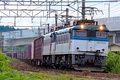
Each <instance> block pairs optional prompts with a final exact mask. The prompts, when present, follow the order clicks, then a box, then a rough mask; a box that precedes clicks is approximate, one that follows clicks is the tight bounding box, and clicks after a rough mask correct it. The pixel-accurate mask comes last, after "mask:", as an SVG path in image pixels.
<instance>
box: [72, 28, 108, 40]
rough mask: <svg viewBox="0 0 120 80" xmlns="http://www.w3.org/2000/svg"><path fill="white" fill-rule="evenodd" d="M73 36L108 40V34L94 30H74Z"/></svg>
mask: <svg viewBox="0 0 120 80" xmlns="http://www.w3.org/2000/svg"><path fill="white" fill-rule="evenodd" d="M73 35H74V36H76V37H97V38H107V32H102V31H95V30H94V31H93V30H87V31H86V30H74V31H73Z"/></svg>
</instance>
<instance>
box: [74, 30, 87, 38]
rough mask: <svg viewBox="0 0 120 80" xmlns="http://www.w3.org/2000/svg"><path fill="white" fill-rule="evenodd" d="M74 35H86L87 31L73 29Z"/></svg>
mask: <svg viewBox="0 0 120 80" xmlns="http://www.w3.org/2000/svg"><path fill="white" fill-rule="evenodd" d="M74 34H75V36H81V37H86V36H87V32H86V31H85V30H75V33H74Z"/></svg>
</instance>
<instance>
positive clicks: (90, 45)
mask: <svg viewBox="0 0 120 80" xmlns="http://www.w3.org/2000/svg"><path fill="white" fill-rule="evenodd" d="M107 32H108V30H107V28H106V26H105V25H97V23H96V22H94V21H87V22H86V21H82V22H80V21H79V22H78V24H77V25H76V26H74V27H73V31H72V38H71V39H72V43H71V46H72V48H71V52H72V64H74V67H76V66H77V67H76V69H78V67H79V69H80V70H90V71H103V70H104V69H103V67H104V66H105V63H106V56H107V52H108V37H107Z"/></svg>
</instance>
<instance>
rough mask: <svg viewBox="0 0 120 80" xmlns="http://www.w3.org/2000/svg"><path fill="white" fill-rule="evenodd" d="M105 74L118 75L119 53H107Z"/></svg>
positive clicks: (119, 70)
mask: <svg viewBox="0 0 120 80" xmlns="http://www.w3.org/2000/svg"><path fill="white" fill-rule="evenodd" d="M105 71H106V72H110V73H116V74H120V52H118V53H116V54H115V53H113V52H109V53H108V56H107V61H106V69H105Z"/></svg>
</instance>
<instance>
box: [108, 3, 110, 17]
mask: <svg viewBox="0 0 120 80" xmlns="http://www.w3.org/2000/svg"><path fill="white" fill-rule="evenodd" d="M108 18H110V2H109V3H108Z"/></svg>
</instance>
